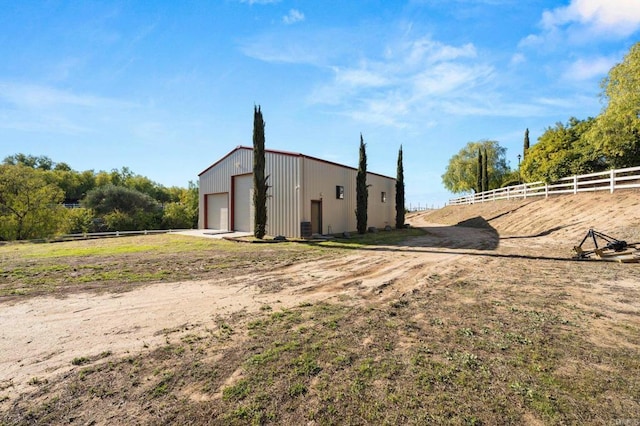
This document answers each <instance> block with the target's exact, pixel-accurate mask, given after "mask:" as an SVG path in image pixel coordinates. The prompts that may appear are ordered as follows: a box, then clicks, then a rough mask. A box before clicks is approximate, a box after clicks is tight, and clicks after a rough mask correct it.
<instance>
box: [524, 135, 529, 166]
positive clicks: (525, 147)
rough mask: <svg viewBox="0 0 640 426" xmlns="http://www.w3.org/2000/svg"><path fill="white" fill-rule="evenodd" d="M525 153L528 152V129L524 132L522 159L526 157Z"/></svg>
mask: <svg viewBox="0 0 640 426" xmlns="http://www.w3.org/2000/svg"><path fill="white" fill-rule="evenodd" d="M527 151H529V129H527V130H525V131H524V149H523V151H522V159H523V160H524V157H526V156H527Z"/></svg>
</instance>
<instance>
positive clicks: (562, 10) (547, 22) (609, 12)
mask: <svg viewBox="0 0 640 426" xmlns="http://www.w3.org/2000/svg"><path fill="white" fill-rule="evenodd" d="M573 23H579V24H582V25H585V26H588V27H589V28H590V29H592V30H593V31H596V32H598V33H609V34H611V33H613V34H616V35H620V36H623V37H625V36H629V35H631V34H632V33H634V32H635V31H637V30H638V29H640V2H639V1H638V0H615V1H613V0H571V3H570V4H569V5H568V6H566V7H559V8H556V9H553V10H551V11H545V12H544V13H543V15H542V25H543V27H544V28H545V29H547V30H548V29H553V28H557V27H562V26H565V25H568V24H573Z"/></svg>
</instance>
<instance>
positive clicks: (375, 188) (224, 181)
mask: <svg viewBox="0 0 640 426" xmlns="http://www.w3.org/2000/svg"><path fill="white" fill-rule="evenodd" d="M252 170H253V149H252V148H250V147H246V146H239V147H237V148H235V149H234V150H233V151H231V152H230V153H229V154H227V155H225V156H224V157H223V158H221V159H220V160H219V161H217V162H216V163H214V164H213V165H211V166H210V167H209V168H207V169H206V170H204V171H203V172H202V173H200V175H199V183H200V217H199V219H198V224H199V228H201V229H214V230H221V231H226V230H229V231H243V232H253V174H252ZM265 174H266V175H267V176H269V179H268V181H267V183H268V185H269V190H268V191H267V234H269V235H274V236H275V235H284V236H287V237H293V238H301V237H310V236H311V234H314V233H319V234H334V233H341V232H345V231H348V232H352V231H354V230H355V229H356V217H355V209H356V174H357V170H356V169H354V168H353V167H348V166H344V165H342V164H337V163H333V162H330V161H325V160H321V159H319V158H314V157H309V156H307V155H303V154H298V153H290V152H282V151H274V150H266V151H265ZM367 185H368V187H369V204H368V212H367V213H368V226H375V227H378V228H384V227H385V226H387V225H393V224H394V221H395V189H396V180H395V179H394V178H391V177H387V176H382V175H379V174H376V173H367Z"/></svg>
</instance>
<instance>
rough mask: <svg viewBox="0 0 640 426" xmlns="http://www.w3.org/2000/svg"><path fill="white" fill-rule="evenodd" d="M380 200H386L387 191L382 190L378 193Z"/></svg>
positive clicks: (384, 201)
mask: <svg viewBox="0 0 640 426" xmlns="http://www.w3.org/2000/svg"><path fill="white" fill-rule="evenodd" d="M380 201H382V202H383V203H386V202H387V193H386V192H383V193H381V194H380Z"/></svg>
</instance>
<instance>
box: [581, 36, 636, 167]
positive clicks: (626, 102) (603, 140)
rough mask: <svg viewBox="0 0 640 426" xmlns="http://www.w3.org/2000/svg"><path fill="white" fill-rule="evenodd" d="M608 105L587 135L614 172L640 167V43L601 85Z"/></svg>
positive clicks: (632, 48) (603, 96)
mask: <svg viewBox="0 0 640 426" xmlns="http://www.w3.org/2000/svg"><path fill="white" fill-rule="evenodd" d="M601 86H602V89H603V92H602V98H603V99H604V100H606V102H607V105H606V107H605V109H604V111H603V112H602V113H601V114H600V115H599V116H598V117H597V118H596V121H595V123H594V125H593V127H592V128H591V129H590V131H589V133H588V134H587V135H586V136H587V139H588V140H589V141H590V142H591V144H592V145H593V147H594V149H595V150H596V151H598V152H600V153H601V154H602V155H603V156H605V157H606V159H607V162H608V163H609V165H610V167H612V168H621V167H631V166H638V165H640V42H638V43H636V44H634V45H633V46H632V47H631V49H630V50H629V52H628V53H627V55H626V56H625V57H624V59H623V61H622V62H621V63H619V64H617V65H616V66H614V67H613V68H611V70H610V71H609V74H608V75H607V77H606V78H605V79H604V80H603V81H602V84H601Z"/></svg>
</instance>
